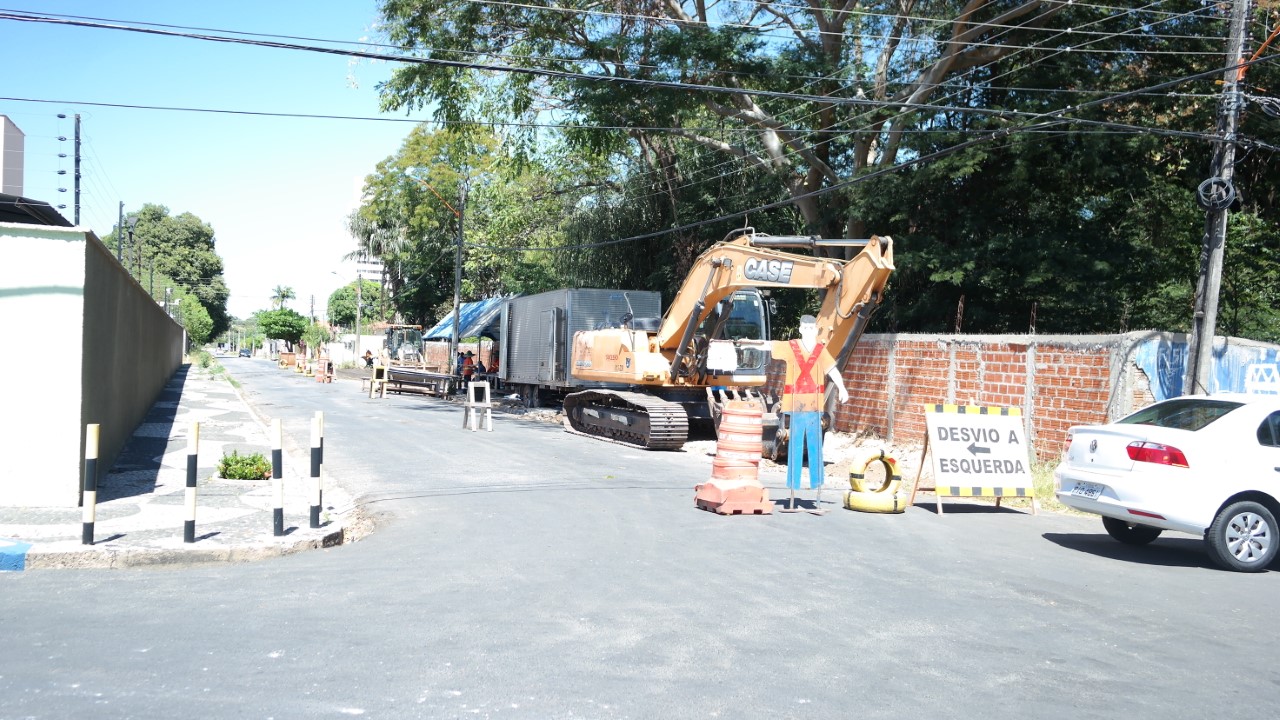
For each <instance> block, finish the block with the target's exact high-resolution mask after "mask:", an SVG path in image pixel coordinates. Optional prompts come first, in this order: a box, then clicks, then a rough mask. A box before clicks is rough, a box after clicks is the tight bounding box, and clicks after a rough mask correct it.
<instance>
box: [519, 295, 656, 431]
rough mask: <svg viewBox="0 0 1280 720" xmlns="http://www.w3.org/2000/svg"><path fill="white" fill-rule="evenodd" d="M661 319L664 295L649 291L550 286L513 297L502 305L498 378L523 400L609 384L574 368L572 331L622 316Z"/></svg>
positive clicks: (531, 402)
mask: <svg viewBox="0 0 1280 720" xmlns="http://www.w3.org/2000/svg"><path fill="white" fill-rule="evenodd" d="M627 313H632V314H633V315H634V317H636V318H660V317H662V296H661V295H660V294H659V293H656V292H653V291H650V290H600V289H592V288H578V289H566V290H552V291H550V292H545V293H540V294H538V295H525V296H522V297H516V298H512V299H510V300H508V301H506V303H504V304H503V306H502V318H501V323H502V324H501V328H502V329H501V333H500V334H501V336H502V340H501V342H500V345H499V364H498V377H499V378H501V379H502V381H503V384H504V385H505V386H506V388H507V392H509V393H511V392H513V393H519V394H520V397H521V398H522V399H523V400H524V402H525V404H526V405H528V406H530V407H537V406H539V405H541V404H542V402H543V401H544V400H547V399H551V398H559V397H561V396H563V395H564V394H565V393H567V392H572V391H574V390H578V389H581V388H588V387H609V386H610V384H609V383H600V382H587V381H585V380H578V379H577V378H575V377H573V373H572V372H570V369H571V364H572V359H571V355H572V352H573V335H574V333H576V332H578V331H580V330H595V329H598V328H604V327H618V326H619V324H620V322H621V320H622V317H623V315H626V314H627Z"/></svg>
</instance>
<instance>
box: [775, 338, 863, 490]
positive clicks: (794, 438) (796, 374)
mask: <svg viewBox="0 0 1280 720" xmlns="http://www.w3.org/2000/svg"><path fill="white" fill-rule="evenodd" d="M817 339H818V321H817V319H816V318H814V317H813V316H812V315H804V316H801V318H800V339H799V340H790V341H785V340H775V341H774V342H773V357H774V358H775V359H779V360H784V361H786V363H787V379H786V385H784V386H783V388H782V413H783V414H784V415H787V416H788V420H789V422H788V425H789V427H790V428H791V440H790V442H789V444H788V445H787V488H788V489H789V490H790V491H791V498H790V500H789V501H788V503H787V507H786V508H784V509H783V512H797V511H798V510H799V508H797V507H796V491H797V490H799V489H800V482H801V480H800V476H801V474H802V470H803V462H804V453H805V449H806V448H807V449H808V451H809V487H810V488H812V489H813V490H815V491H816V495H815V498H814V505H813V507H814V509H813V510H810V511H809V512H812V513H813V514H815V515H822V514H823V513H825V512H826V511H825V510H823V509H822V506H821V503H822V483H823V482H824V480H825V474H824V470H823V467H822V409H823V408H822V404H823V378H824V376H825V377H828V378H831V382H832V383H834V384H835V386H836V389H837V391H838V392H839V395H840V402H845V401H847V400H848V399H849V391H848V390H846V389H845V386H844V378H842V377H841V376H840V371H839V370H838V369H836V361H835V358H833V357H831V353H830V352H828V351H827V348H826V347H825V346H823V345H822V344H821V343H819V342H817Z"/></svg>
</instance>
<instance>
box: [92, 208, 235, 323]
mask: <svg viewBox="0 0 1280 720" xmlns="http://www.w3.org/2000/svg"><path fill="white" fill-rule="evenodd" d="M134 215H135V216H136V217H137V218H138V222H137V225H136V226H135V227H134V231H133V241H132V244H129V243H123V244H124V245H125V246H126V247H125V248H124V257H123V262H124V265H125V267H128V268H130V269H131V270H133V271H134V272H135V275H136V276H137V277H138V279H139V281H140V282H142V284H143V287H149V286H150V285H151V282H150V281H151V276H152V272H153V270H154V276H155V281H156V283H157V284H156V287H155V289H156V295H157V296H161V294H162V293H163V292H164V290H163V288H165V287H178V288H183V289H185V291H186V292H188V293H190V294H191V295H193V296H194V297H195V298H196V299H197V300H199V302H200V304H201V305H202V306H203V307H204V309H205V311H206V312H207V313H208V315H209V317H210V319H211V320H212V322H213V327H212V330H211V331H210V337H216V336H218V335H220V334H221V333H223V332H225V331H226V330H227V329H228V328H229V327H230V326H231V318H230V316H229V315H228V314H227V298H228V297H229V296H230V294H231V291H230V290H229V289H228V288H227V284H226V280H225V279H224V278H223V277H222V258H221V257H220V256H219V255H218V253H217V250H216V243H215V240H214V233H213V227H212V226H210V225H209V224H207V223H205V222H204V221H203V220H201V219H200V218H198V217H196V216H195V215H193V214H191V213H182V214H181V215H177V216H173V215H170V213H169V208H167V207H165V206H163V205H156V204H152V203H148V204H146V205H143V206H142V209H141V210H139V211H138V212H136V213H134ZM116 232H119V228H117V229H116ZM104 242H105V243H106V244H107V245H108V247H114V246H115V245H116V240H115V233H112V234H110V235H108V236H107V239H106V240H104Z"/></svg>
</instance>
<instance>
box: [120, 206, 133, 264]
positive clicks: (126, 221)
mask: <svg viewBox="0 0 1280 720" xmlns="http://www.w3.org/2000/svg"><path fill="white" fill-rule="evenodd" d="M124 224H125V225H127V226H129V245H130V246H132V245H133V228H134V226H135V225H137V224H138V216H137V215H130V216H129V217H127V218H125V219H124ZM123 243H124V233H119V234H117V235H116V259H117V260H119V261H120V264H121V265H123V264H124V244H123Z"/></svg>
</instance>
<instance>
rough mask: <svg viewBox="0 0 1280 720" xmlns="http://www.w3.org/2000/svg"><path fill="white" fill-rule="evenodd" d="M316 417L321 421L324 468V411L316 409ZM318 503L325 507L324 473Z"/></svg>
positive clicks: (321, 460)
mask: <svg viewBox="0 0 1280 720" xmlns="http://www.w3.org/2000/svg"><path fill="white" fill-rule="evenodd" d="M316 419H317V420H319V421H320V468H321V470H323V469H324V411H323V410H317V411H316ZM316 504H317V505H319V506H321V507H324V475H323V474H322V475H320V500H319V501H318V502H317V503H316Z"/></svg>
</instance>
